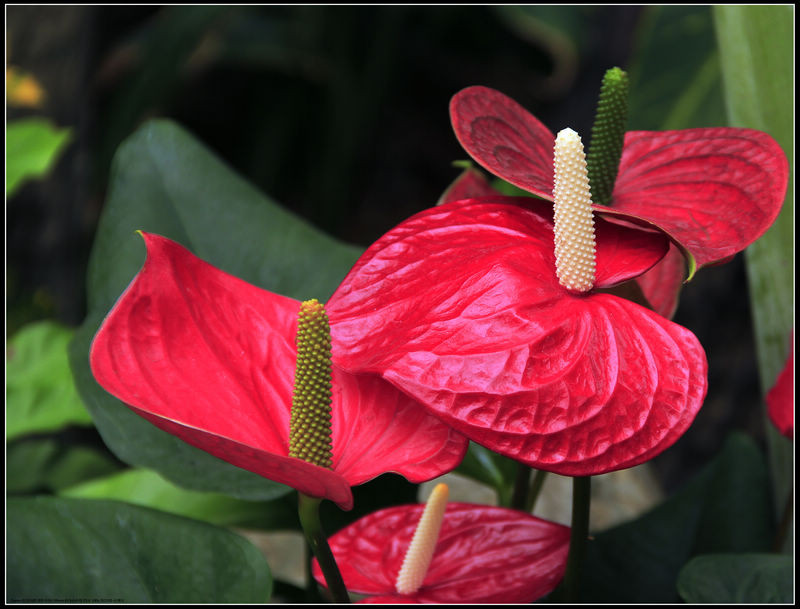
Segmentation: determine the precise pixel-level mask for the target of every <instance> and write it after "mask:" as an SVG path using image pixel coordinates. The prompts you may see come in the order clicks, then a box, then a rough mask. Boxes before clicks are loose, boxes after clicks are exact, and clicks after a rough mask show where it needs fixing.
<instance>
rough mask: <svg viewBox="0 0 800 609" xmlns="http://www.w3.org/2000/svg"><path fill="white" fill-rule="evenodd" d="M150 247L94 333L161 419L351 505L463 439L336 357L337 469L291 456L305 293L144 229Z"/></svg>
mask: <svg viewBox="0 0 800 609" xmlns="http://www.w3.org/2000/svg"><path fill="white" fill-rule="evenodd" d="M143 237H144V240H145V243H146V244H147V250H148V256H147V259H146V261H145V265H144V267H143V268H142V270H141V272H140V273H139V274H138V275H137V276H136V278H135V279H134V281H133V282H132V283H131V285H130V286H128V289H127V290H126V291H125V293H124V294H123V295H122V297H121V298H120V300H119V301H118V302H117V304H116V305H115V306H114V308H113V309H112V311H111V312H110V313H109V315H108V317H107V318H106V319H105V321H104V322H103V325H102V326H101V327H100V330H99V331H98V333H97V335H96V336H95V339H94V341H93V343H92V348H91V354H90V360H91V367H92V372H93V374H94V376H95V378H96V379H97V380H98V382H100V384H101V385H102V386H103V387H104V388H106V389H107V390H108V391H109V392H110V393H112V394H113V395H115V396H116V397H118V398H119V399H121V400H122V401H124V402H125V403H126V404H128V405H129V406H130V407H131V408H132V409H133V410H134V411H135V412H137V413H138V414H140V415H141V416H143V417H144V418H146V419H147V420H149V421H150V422H152V423H153V424H154V425H156V426H158V427H159V428H161V429H163V430H165V431H167V432H169V433H171V434H173V435H176V436H178V437H179V438H181V439H183V440H185V441H186V442H188V443H189V444H192V445H193V446H196V447H198V448H200V449H202V450H204V451H206V452H209V453H211V454H213V455H215V456H217V457H219V458H221V459H224V460H226V461H228V462H230V463H232V464H234V465H236V466H238V467H241V468H243V469H246V470H248V471H252V472H254V473H257V474H259V475H261V476H264V477H265V478H268V479H270V480H275V481H277V482H280V483H283V484H287V485H289V486H292V487H293V488H296V489H297V490H299V491H300V492H302V493H305V494H307V495H310V496H314V497H325V498H328V499H331V500H332V501H335V502H336V503H338V504H339V505H340V506H341V507H342V508H343V509H351V508H352V501H353V499H352V495H351V493H350V487H351V486H354V485H357V484H361V483H363V482H366V481H367V480H369V479H371V478H374V477H375V476H377V475H379V474H381V473H384V472H389V471H394V472H397V473H400V474H403V475H405V476H406V477H407V478H408V479H409V480H412V481H414V482H421V481H424V480H429V479H431V478H435V477H436V476H438V475H441V474H443V473H446V472H447V471H449V470H451V469H453V468H454V467H455V466H456V465H458V463H459V462H460V460H461V458H462V457H463V453H464V451H465V450H466V440H465V438H463V437H461V436H460V435H459V434H457V433H455V432H453V431H452V430H451V429H450V428H449V427H447V426H445V425H443V424H442V423H441V422H439V421H438V420H437V419H436V418H435V417H433V416H431V415H429V414H427V413H426V412H425V410H424V409H423V408H422V407H421V406H420V405H418V404H416V403H415V402H414V401H413V400H411V399H409V398H408V397H407V396H405V395H403V394H402V393H400V392H399V391H397V390H396V389H394V388H393V387H392V386H391V385H390V384H388V383H386V382H385V381H383V380H381V379H380V378H379V377H377V376H354V375H349V374H347V373H344V372H342V371H341V370H338V369H337V368H334V371H333V402H332V413H331V420H332V442H333V464H332V468H331V469H327V468H324V467H319V466H316V465H312V464H310V463H308V462H306V461H303V460H301V459H297V458H294V457H290V456H289V420H290V416H291V410H290V407H291V404H292V393H293V382H294V367H295V360H296V358H297V348H296V346H295V344H294V340H295V334H296V332H297V314H298V311H299V309H300V303H299V302H298V301H296V300H294V299H291V298H287V297H285V296H280V295H278V294H274V293H272V292H267V291H266V290H262V289H260V288H257V287H255V286H253V285H250V284H248V283H246V282H244V281H242V280H241V279H238V278H236V277H233V276H232V275H229V274H227V273H224V272H222V271H220V270H218V269H216V268H214V267H213V266H211V265H210V264H208V263H206V262H204V261H202V260H200V259H199V258H197V257H195V256H194V255H192V254H191V253H190V252H189V251H188V250H186V249H185V248H183V247H181V246H180V245H179V244H177V243H175V242H174V241H170V240H168V239H165V238H163V237H160V236H158V235H152V234H149V233H143Z"/></svg>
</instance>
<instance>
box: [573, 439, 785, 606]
mask: <svg viewBox="0 0 800 609" xmlns="http://www.w3.org/2000/svg"><path fill="white" fill-rule="evenodd" d="M769 492H770V491H769V486H768V479H767V476H766V463H765V461H764V457H763V455H761V453H760V452H759V450H758V448H757V447H756V446H755V444H754V443H753V441H752V440H750V439H749V438H748V437H746V436H743V435H739V434H734V435H732V436H731V437H730V438H729V439H728V441H727V442H726V444H725V446H724V448H723V450H722V451H721V452H720V454H719V455H717V457H716V458H715V459H714V461H712V462H711V463H710V464H709V465H708V466H707V467H706V468H705V469H703V470H702V471H701V472H700V473H699V474H698V475H697V476H696V477H695V478H693V479H692V480H691V481H690V482H689V484H687V485H686V486H685V487H684V488H683V489H682V490H681V491H680V492H678V493H677V494H675V495H674V496H672V497H670V498H669V499H668V500H667V501H665V502H664V503H662V504H661V505H659V506H657V507H656V508H654V509H653V510H651V511H650V512H648V513H647V514H645V515H644V516H642V517H640V518H638V519H636V520H634V521H632V522H628V523H625V524H623V525H620V526H618V527H614V528H612V529H609V530H607V531H603V532H601V533H599V534H597V535H596V537H595V539H594V540H593V541H592V542H591V543H589V545H588V548H587V555H586V563H585V566H584V581H583V585H582V591H581V593H582V597H583V599H584V600H585V601H587V602H589V601H591V602H601V603H673V602H677V601H678V600H679V599H678V593H677V589H676V580H677V577H678V573H679V571H680V569H681V567H683V565H684V564H685V563H686V562H687V561H688V560H689V559H690V558H691V557H692V556H693V555H694V554H696V553H697V551H698V549H702V551H704V552H718V551H723V552H724V551H729V550H730V549H731V548H737V549H739V550H740V551H759V550H761V548H763V542H764V535H765V533H764V531H765V528H764V524H763V522H760V521H759V522H754V520H755V519H761V518H763V517H764V509H765V504H768V503H769ZM726 501H737V502H738V503H735V504H732V505H728V506H725V507H724V511H723V512H721V513H720V512H719V510H721V509H722V507H721V506H723V505H724V504H725V502H726ZM717 513H719V516H720V520H719V522H714V516H715V514H717ZM767 522H769V519H767ZM705 527H708V528H709V530H704V528H705ZM750 527H753V529H752V531H751V530H749V529H750ZM769 533H771V530H770V531H769Z"/></svg>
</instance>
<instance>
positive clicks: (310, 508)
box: [297, 493, 350, 603]
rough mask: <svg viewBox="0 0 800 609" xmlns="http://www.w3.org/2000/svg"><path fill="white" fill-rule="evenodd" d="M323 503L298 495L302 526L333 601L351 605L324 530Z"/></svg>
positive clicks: (314, 498)
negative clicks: (321, 504) (320, 516)
mask: <svg viewBox="0 0 800 609" xmlns="http://www.w3.org/2000/svg"><path fill="white" fill-rule="evenodd" d="M321 501H322V500H321V499H318V498H316V497H309V496H308V495H304V494H303V493H298V502H297V511H298V514H299V516H300V524H301V525H302V527H303V533H304V534H305V536H306V539H307V540H308V544H309V546H311V551H312V552H313V553H314V556H316V558H317V562H318V563H319V567H320V569H321V570H322V575H323V576H324V577H325V581H326V582H327V584H328V590H330V593H331V597H332V598H333V601H334V602H336V603H349V602H350V596H349V595H348V594H347V588H345V585H344V580H342V574H341V573H340V572H339V567H337V566H336V560H335V559H334V558H333V552H331V548H330V546H329V545H328V540H327V539H326V537H325V533H324V532H323V530H322V523H321V522H320V519H319V504H320V502H321Z"/></svg>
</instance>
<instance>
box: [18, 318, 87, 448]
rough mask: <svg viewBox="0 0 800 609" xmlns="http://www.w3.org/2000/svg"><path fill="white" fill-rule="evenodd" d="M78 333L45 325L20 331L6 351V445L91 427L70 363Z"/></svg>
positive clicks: (50, 322)
mask: <svg viewBox="0 0 800 609" xmlns="http://www.w3.org/2000/svg"><path fill="white" fill-rule="evenodd" d="M74 333H75V332H74V330H72V329H70V328H66V327H64V326H62V325H60V324H58V323H56V322H53V321H40V322H36V323H32V324H29V325H27V326H25V327H23V328H22V329H21V330H19V331H18V332H17V333H16V334H14V336H12V337H11V339H10V340H9V342H8V348H7V349H6V441H9V440H13V439H14V438H17V437H19V436H21V435H24V434H32V433H37V432H44V431H56V430H58V429H61V428H62V427H66V426H67V425H91V423H92V418H91V417H90V416H89V413H88V412H87V410H86V407H85V406H84V405H83V402H81V399H80V397H79V396H78V393H77V391H76V390H75V382H74V381H73V380H72V373H71V372H70V369H69V360H68V358H67V345H68V344H69V341H70V340H71V339H72V336H73V334H74Z"/></svg>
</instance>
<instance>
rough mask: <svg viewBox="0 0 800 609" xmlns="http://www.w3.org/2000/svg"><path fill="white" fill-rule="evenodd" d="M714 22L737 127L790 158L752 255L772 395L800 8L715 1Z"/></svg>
mask: <svg viewBox="0 0 800 609" xmlns="http://www.w3.org/2000/svg"><path fill="white" fill-rule="evenodd" d="M714 20H715V25H716V31H717V39H718V43H719V48H720V54H721V60H722V72H723V77H724V84H725V92H726V103H727V109H728V117H729V119H730V124H731V125H733V126H736V127H750V128H753V129H760V130H762V131H766V132H767V133H769V134H770V135H771V136H772V137H774V138H775V140H776V141H777V142H778V143H779V144H780V145H781V148H783V151H784V152H785V153H786V156H787V158H788V160H789V186H788V190H787V197H786V201H785V203H784V205H783V209H782V210H781V213H780V215H779V216H778V219H777V220H776V221H775V224H773V225H772V227H771V228H770V229H769V230H768V231H767V232H766V234H764V236H763V237H761V239H759V240H758V241H756V242H755V243H754V244H753V245H751V246H750V247H749V248H747V251H746V252H745V254H746V263H747V272H748V281H749V285H750V301H751V306H752V310H753V324H754V327H755V337H756V350H757V353H758V363H759V374H760V376H761V386H762V390H763V392H764V393H766V392H767V390H768V389H769V388H770V387H772V385H773V384H774V382H775V379H776V378H777V376H778V373H779V372H780V371H781V369H782V368H783V366H784V363H785V361H786V354H787V353H788V351H789V348H790V346H789V345H790V334H791V330H792V325H793V323H794V322H793V319H794V201H793V193H794V156H793V151H794V124H793V121H794V98H793V95H792V92H793V90H794V74H795V70H794V27H793V24H794V7H793V6H790V5H785V6H784V5H781V6H738V5H737V6H715V7H714ZM765 416H766V415H765ZM766 427H767V439H768V445H769V448H770V462H771V467H772V470H773V478H774V479H775V481H776V509H777V510H781V509H782V507H783V504H784V503H785V501H786V500H787V497H789V495H790V494H791V492H792V490H791V488H792V482H793V481H794V471H793V458H792V446H793V445H792V443H791V442H789V441H787V440H786V438H783V437H782V436H781V435H780V434H779V433H778V432H777V431H776V430H775V429H774V427H773V426H772V425H771V424H769V423H767V424H766Z"/></svg>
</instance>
